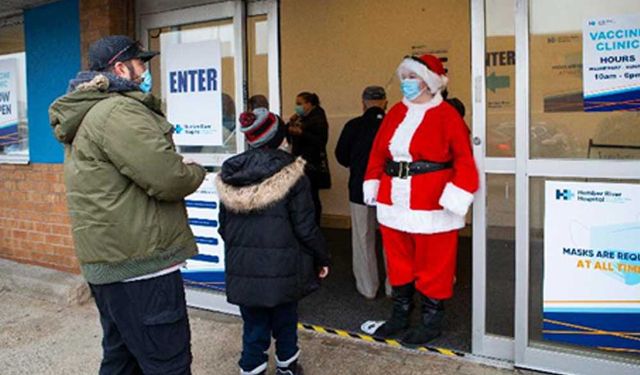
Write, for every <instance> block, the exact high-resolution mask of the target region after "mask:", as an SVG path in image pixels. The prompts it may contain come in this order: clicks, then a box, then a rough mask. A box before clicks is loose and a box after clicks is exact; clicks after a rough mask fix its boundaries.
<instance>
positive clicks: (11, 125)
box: [0, 59, 18, 146]
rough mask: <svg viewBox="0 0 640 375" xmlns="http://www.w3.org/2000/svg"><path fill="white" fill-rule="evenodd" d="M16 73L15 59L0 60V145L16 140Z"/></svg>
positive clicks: (16, 64)
mask: <svg viewBox="0 0 640 375" xmlns="http://www.w3.org/2000/svg"><path fill="white" fill-rule="evenodd" d="M17 74H18V63H17V59H5V60H0V146H2V145H8V144H11V143H15V142H16V141H17V136H18V92H17V91H18V84H17Z"/></svg>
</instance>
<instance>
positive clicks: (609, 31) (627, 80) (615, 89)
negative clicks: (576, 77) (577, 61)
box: [582, 14, 640, 112]
mask: <svg viewBox="0 0 640 375" xmlns="http://www.w3.org/2000/svg"><path fill="white" fill-rule="evenodd" d="M582 45H583V46H582V63H583V64H582V66H583V73H582V76H583V86H584V87H583V89H584V109H585V111H587V112H592V111H593V112H595V111H597V112H604V111H618V110H634V111H638V110H640V14H635V15H624V16H615V17H603V18H593V19H588V20H586V21H585V23H584V29H583V35H582Z"/></svg>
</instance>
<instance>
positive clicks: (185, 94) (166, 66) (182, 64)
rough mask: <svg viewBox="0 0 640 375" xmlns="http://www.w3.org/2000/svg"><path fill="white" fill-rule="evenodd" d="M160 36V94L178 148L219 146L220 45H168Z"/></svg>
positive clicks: (167, 39) (165, 37) (167, 37)
mask: <svg viewBox="0 0 640 375" xmlns="http://www.w3.org/2000/svg"><path fill="white" fill-rule="evenodd" d="M171 34H172V33H168V34H163V35H162V36H161V37H162V38H163V43H162V55H161V56H162V59H163V62H162V67H163V77H162V79H163V80H162V82H163V93H164V98H166V102H167V119H168V120H169V122H170V123H172V124H173V125H174V127H175V129H174V130H175V131H174V141H175V143H176V144H177V145H179V146H220V145H222V138H223V137H222V91H221V90H222V77H221V66H222V64H221V61H222V60H221V57H220V42H219V41H217V40H207V41H202V42H193V43H171V42H170V41H171V40H172V38H173V35H171Z"/></svg>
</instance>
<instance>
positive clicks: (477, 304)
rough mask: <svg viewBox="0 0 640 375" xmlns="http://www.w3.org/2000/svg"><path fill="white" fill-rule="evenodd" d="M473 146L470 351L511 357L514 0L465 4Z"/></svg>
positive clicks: (513, 189)
mask: <svg viewBox="0 0 640 375" xmlns="http://www.w3.org/2000/svg"><path fill="white" fill-rule="evenodd" d="M471 8H472V17H471V20H472V21H471V22H472V71H473V147H474V155H475V158H476V163H477V165H478V168H479V171H480V189H479V191H478V193H477V194H476V196H475V201H474V208H473V329H472V352H473V354H475V355H478V356H483V357H489V358H495V359H499V360H504V361H513V359H514V341H513V336H514V332H513V327H514V324H513V322H514V297H515V194H514V193H515V158H514V157H515V86H514V83H515V82H514V80H515V55H514V50H515V37H514V32H515V30H514V23H513V12H514V9H515V1H514V0H487V1H471Z"/></svg>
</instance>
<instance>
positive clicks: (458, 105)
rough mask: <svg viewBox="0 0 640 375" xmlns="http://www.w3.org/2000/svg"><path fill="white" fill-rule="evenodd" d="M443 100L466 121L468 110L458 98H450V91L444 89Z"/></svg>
mask: <svg viewBox="0 0 640 375" xmlns="http://www.w3.org/2000/svg"><path fill="white" fill-rule="evenodd" d="M442 99H443V100H444V101H445V102H447V103H449V104H450V105H451V106H452V107H453V108H455V110H456V111H458V113H459V114H460V117H462V118H463V119H464V115H465V113H466V109H465V107H464V103H462V101H461V100H460V99H458V98H449V90H447V89H444V91H442Z"/></svg>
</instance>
